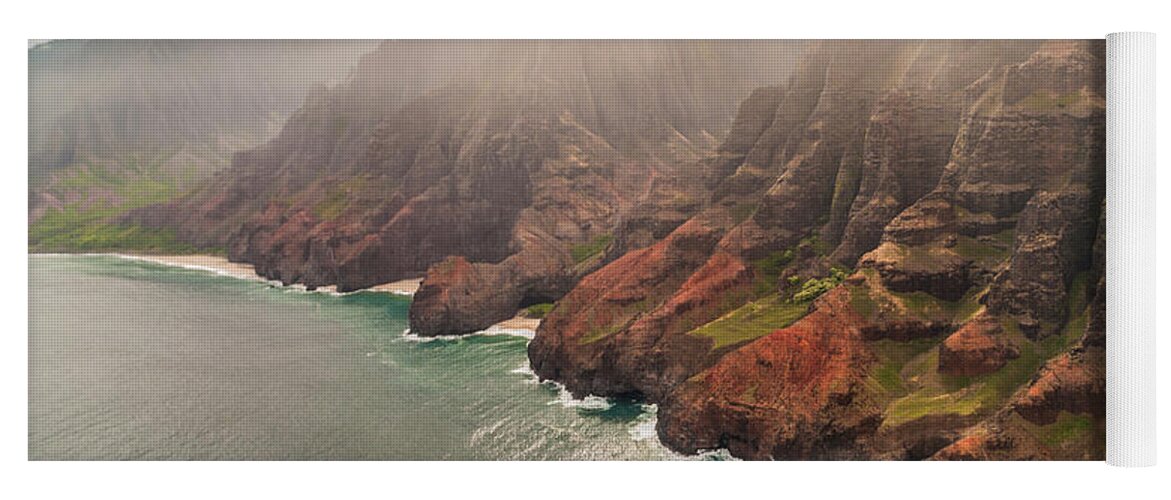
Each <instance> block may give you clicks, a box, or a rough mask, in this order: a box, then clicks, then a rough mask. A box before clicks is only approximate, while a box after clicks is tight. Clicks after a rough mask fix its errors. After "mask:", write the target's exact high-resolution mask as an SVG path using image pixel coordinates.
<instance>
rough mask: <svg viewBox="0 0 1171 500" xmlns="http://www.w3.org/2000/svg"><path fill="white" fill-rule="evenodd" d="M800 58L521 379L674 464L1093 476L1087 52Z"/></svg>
mask: <svg viewBox="0 0 1171 500" xmlns="http://www.w3.org/2000/svg"><path fill="white" fill-rule="evenodd" d="M805 54H806V55H805V56H804V58H803V59H802V60H801V62H799V63H798V65H797V68H796V69H795V71H794V73H793V75H792V77H791V78H790V80H789V82H788V83H787V84H786V85H782V86H776V87H765V88H761V89H759V90H757V91H756V92H754V93H753V94H752V95H751V96H750V97H749V98H748V99H747V100H746V101H745V102H744V104H743V105H742V106H741V109H740V112H739V116H738V117H737V119H736V120H735V122H734V124H733V127H732V128H731V130H730V132H729V135H728V137H727V139H726V140H725V141H724V143H723V144H722V145H721V146H719V147H718V148H717V149H716V152H715V153H714V154H712V155H711V156H709V157H708V158H706V159H704V160H703V161H702V162H701V163H702V165H703V166H704V167H705V169H706V173H705V175H704V176H703V178H704V179H705V184H706V185H707V186H709V187H710V188H711V195H710V196H709V197H708V199H707V200H706V201H705V202H704V203H703V204H702V206H701V207H700V208H699V209H698V212H697V213H696V214H695V215H693V216H692V217H691V218H690V220H688V221H687V222H686V223H683V224H682V225H680V226H678V227H677V228H676V229H674V231H672V232H670V234H668V235H666V236H665V237H663V238H662V239H660V240H658V242H657V243H653V244H651V245H650V246H646V247H645V248H642V249H640V250H631V251H629V252H628V253H626V254H625V255H624V256H622V257H619V258H617V259H615V260H613V261H611V262H609V263H607V264H606V265H604V266H603V267H602V268H601V269H599V270H597V271H595V272H594V273H593V274H590V275H588V276H586V277H585V278H583V279H582V280H581V281H580V282H579V283H578V284H577V285H576V287H574V288H573V290H572V291H570V292H569V293H568V294H566V296H565V297H564V298H563V299H561V300H560V301H559V302H558V303H557V305H556V307H555V308H554V309H553V310H552V311H551V312H550V314H549V315H548V316H547V317H546V319H545V320H544V322H543V323H542V324H541V326H540V328H539V330H538V332H537V336H536V338H535V339H534V340H533V342H532V343H531V344H530V348H529V356H530V359H531V361H532V364H533V368H534V370H535V371H536V373H537V374H538V375H540V376H541V377H542V378H548V379H554V380H558V381H560V382H563V383H564V384H565V385H566V387H567V388H569V390H571V391H573V392H574V393H575V394H579V395H584V394H598V395H617V394H635V395H640V396H642V397H645V398H647V399H649V400H651V401H653V402H656V403H658V404H659V405H660V412H659V424H658V425H659V427H658V431H659V435H660V437H661V438H662V439H663V441H664V442H665V443H667V444H668V445H669V446H671V447H672V448H675V449H677V450H681V451H684V452H695V451H696V450H701V449H706V448H716V447H726V448H728V449H729V450H730V451H731V452H732V453H733V454H734V455H736V456H740V457H744V458H754V459H760V458H805V459H819V458H820V459H825V458H894V459H908V458H911V459H922V458H929V457H934V458H1009V457H1019V458H1071V459H1085V458H1095V457H1099V456H1100V454H1101V453H1102V451H1101V450H1102V449H1104V448H1100V447H1099V446H1098V445H1097V443H1098V439H1097V436H1100V435H1101V434H1100V433H1098V432H1096V431H1095V430H1094V429H1097V428H1098V427H1100V425H1101V424H1102V418H1103V417H1102V415H1103V413H1102V412H1101V411H1099V405H1098V402H1099V394H1104V392H1102V389H1101V387H1102V386H1101V385H1100V384H1099V382H1102V383H1104V380H1103V378H1102V373H1103V372H1102V371H1101V369H1102V368H1103V367H1104V361H1103V360H1102V359H1100V358H1099V357H1098V356H1097V354H1096V352H1098V351H1096V350H1098V349H1100V347H1096V346H1100V345H1101V344H1102V343H1103V339H1104V336H1103V334H1100V333H1098V332H1102V331H1104V324H1105V323H1104V311H1103V308H1102V307H1101V305H1102V301H1103V300H1104V292H1103V291H1102V290H1104V273H1103V271H1102V270H1103V267H1102V265H1101V262H1102V261H1103V259H1104V257H1103V256H1102V255H1101V252H1102V250H1101V248H1104V243H1103V242H1104V234H1103V232H1102V231H1101V230H1100V228H1099V226H1100V225H1101V220H1102V219H1101V217H1102V214H1103V210H1104V205H1103V203H1102V199H1103V187H1104V157H1103V156H1102V155H1103V154H1104V151H1105V149H1104V128H1103V125H1104V109H1105V107H1104V100H1103V78H1104V66H1103V64H1104V47H1103V45H1102V44H1101V43H1100V42H1089V41H1050V42H1040V41H1038V42H993V41H982V42H965V41H954V42H912V41H902V42H880V43H875V42H821V43H815V44H811V45H810V46H809V47H807V49H806V52H805ZM651 233H653V231H646V232H644V233H641V234H643V235H646V234H651ZM1095 238H1096V239H1097V240H1096V241H1097V244H1095ZM632 239H634V238H632ZM650 239H652V238H647V237H645V236H641V237H639V238H638V241H639V243H640V244H641V243H642V242H645V241H649V240H650ZM632 246H635V247H637V246H640V245H639V244H636V245H632ZM1096 247H1097V248H1098V250H1097V251H1096V250H1095V248H1096ZM818 295H821V297H820V298H816V299H815V297H817V296H818ZM1079 339H1080V340H1079ZM1071 427H1072V428H1076V429H1078V432H1067V431H1069V429H1070V428H1071ZM1006 429H1007V430H1006ZM1012 443H1016V444H1012ZM981 450H983V451H981ZM988 450H994V451H993V452H989V451H988ZM1006 450H1015V451H1006Z"/></svg>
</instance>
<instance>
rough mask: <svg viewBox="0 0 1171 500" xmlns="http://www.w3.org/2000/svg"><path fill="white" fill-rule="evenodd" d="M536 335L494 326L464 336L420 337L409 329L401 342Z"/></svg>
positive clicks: (530, 332) (523, 329)
mask: <svg viewBox="0 0 1171 500" xmlns="http://www.w3.org/2000/svg"><path fill="white" fill-rule="evenodd" d="M536 335H537V332H534V331H532V330H528V329H525V328H498V327H495V326H493V327H489V328H488V329H486V330H480V331H478V332H473V333H468V334H465V335H435V336H422V335H418V334H415V333H411V329H410V328H407V329H406V330H403V340H406V341H407V342H435V341H447V342H454V341H458V340H462V339H465V338H468V337H491V336H508V337H521V338H525V339H529V340H532V339H533V337H535V336H536Z"/></svg>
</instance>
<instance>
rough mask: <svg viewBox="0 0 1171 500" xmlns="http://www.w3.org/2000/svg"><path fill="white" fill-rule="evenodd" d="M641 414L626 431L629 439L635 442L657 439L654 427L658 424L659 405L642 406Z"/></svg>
mask: <svg viewBox="0 0 1171 500" xmlns="http://www.w3.org/2000/svg"><path fill="white" fill-rule="evenodd" d="M642 412H643V413H642V415H639V416H638V418H636V419H635V420H634V424H633V425H631V426H630V429H629V430H628V432H629V433H630V437H631V439H634V440H635V441H646V440H649V439H658V437H659V435H658V433H656V432H655V426H656V425H658V423H659V405H655V404H644V405H642Z"/></svg>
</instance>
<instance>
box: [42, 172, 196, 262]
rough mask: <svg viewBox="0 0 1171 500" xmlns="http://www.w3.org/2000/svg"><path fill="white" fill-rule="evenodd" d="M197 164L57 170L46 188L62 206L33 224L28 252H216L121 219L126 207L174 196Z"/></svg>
mask: <svg viewBox="0 0 1171 500" xmlns="http://www.w3.org/2000/svg"><path fill="white" fill-rule="evenodd" d="M193 168H194V167H191V168H188V169H184V170H181V171H168V170H167V169H166V168H164V166H163V163H162V161H159V160H147V161H133V160H132V161H126V162H123V163H122V164H121V165H119V166H118V167H109V166H105V165H94V164H90V165H83V166H79V167H75V168H73V169H71V170H67V171H65V172H63V173H60V174H58V175H57V178H56V179H55V180H54V182H52V183H51V184H50V185H49V186H48V187H47V188H45V191H46V192H48V193H49V194H51V195H53V196H54V197H56V198H57V199H59V200H63V201H64V203H63V206H62V207H60V208H56V209H50V210H49V211H47V212H46V213H45V214H44V215H43V216H41V217H40V218H38V219H37V220H36V221H34V222H33V223H31V224H30V225H29V234H28V245H29V251H30V252H104V251H114V250H123V251H141V252H150V253H194V252H196V251H202V252H209V251H210V252H213V253H214V252H216V249H197V248H194V247H192V246H191V245H187V244H185V243H182V242H180V241H178V240H177V239H176V238H175V234H174V233H173V232H171V231H165V230H155V229H148V228H143V227H139V226H135V225H126V224H119V223H117V222H116V219H117V218H118V216H120V215H122V214H124V213H126V212H127V211H128V210H131V209H135V208H139V207H144V206H148V205H151V204H155V203H161V202H165V201H167V200H170V199H173V198H174V197H176V196H178V195H179V194H180V193H182V192H183V189H184V186H188V185H190V184H191V183H192V179H193V176H194V173H193V171H192V169H193Z"/></svg>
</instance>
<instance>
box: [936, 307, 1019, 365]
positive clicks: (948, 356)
mask: <svg viewBox="0 0 1171 500" xmlns="http://www.w3.org/2000/svg"><path fill="white" fill-rule="evenodd" d="M1003 333H1004V329H1003V328H1002V327H1001V326H1000V324H999V323H998V322H997V321H996V320H995V319H993V318H990V317H986V316H984V317H980V318H978V319H974V320H972V321H969V322H968V323H967V324H965V325H964V326H963V327H961V328H960V329H959V330H958V331H956V332H955V333H953V334H951V335H950V336H948V337H947V339H946V340H944V341H943V343H942V344H940V345H939V372H940V373H944V374H947V375H955V376H960V377H972V376H976V375H984V374H988V373H992V372H995V371H997V370H999V369H1001V368H1004V365H1005V364H1007V363H1008V362H1009V361H1010V360H1012V359H1015V358H1018V357H1020V355H1021V354H1020V350H1019V349H1018V348H1017V347H1016V346H1014V345H1011V344H1009V343H1007V342H1005V341H1004V339H1003V338H1001V337H1002V335H1003Z"/></svg>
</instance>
